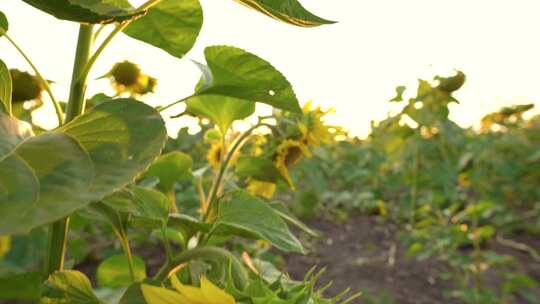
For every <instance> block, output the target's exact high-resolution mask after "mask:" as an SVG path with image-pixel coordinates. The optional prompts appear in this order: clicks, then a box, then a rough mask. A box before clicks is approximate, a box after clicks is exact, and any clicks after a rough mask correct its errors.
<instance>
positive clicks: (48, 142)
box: [0, 132, 94, 235]
mask: <svg viewBox="0 0 540 304" xmlns="http://www.w3.org/2000/svg"><path fill="white" fill-rule="evenodd" d="M59 151H62V153H59ZM18 160H22V161H23V162H24V165H25V168H24V170H21V172H20V173H21V174H20V175H19V174H17V175H16V176H14V179H13V180H12V182H13V184H12V185H11V186H10V187H8V189H10V188H11V191H9V192H8V195H7V196H4V198H5V199H2V200H1V201H0V213H1V214H2V215H3V219H2V221H1V222H0V235H2V234H13V233H18V232H28V231H29V230H30V229H32V228H34V227H36V226H39V225H42V224H45V223H49V222H52V221H54V220H57V219H59V218H61V217H62V216H65V215H67V214H69V213H70V212H72V211H74V210H75V209H77V208H79V207H82V206H83V205H84V204H85V201H84V199H85V198H86V196H87V191H88V186H89V185H90V184H91V183H92V179H93V177H94V176H93V167H92V162H91V160H90V158H89V157H88V154H87V153H86V152H85V151H84V149H83V148H82V147H81V146H80V145H79V143H78V142H77V141H76V140H75V139H73V138H71V137H69V136H67V135H66V134H63V133H59V132H48V133H44V134H42V135H39V136H36V137H31V138H28V139H26V140H24V141H23V142H22V143H20V144H19V145H18V146H17V147H16V148H15V149H14V150H13V151H12V152H11V153H10V154H8V155H7V156H6V157H5V158H4V159H3V160H2V161H0V168H2V169H5V168H6V167H10V166H12V165H13V164H15V163H18ZM17 166H18V165H17ZM21 169H22V165H21ZM8 172H9V171H8ZM3 174H5V171H4V170H2V175H3ZM23 174H24V177H23ZM30 174H33V175H34V176H35V178H36V179H37V184H33V183H32V184H25V183H24V181H25V180H30V179H31V178H30ZM27 191H30V192H35V191H37V194H38V195H36V196H35V197H34V196H33V198H32V199H30V198H28V199H24V200H23V199H21V198H24V197H25V194H24V193H25V192H27ZM12 198H16V199H12Z"/></svg>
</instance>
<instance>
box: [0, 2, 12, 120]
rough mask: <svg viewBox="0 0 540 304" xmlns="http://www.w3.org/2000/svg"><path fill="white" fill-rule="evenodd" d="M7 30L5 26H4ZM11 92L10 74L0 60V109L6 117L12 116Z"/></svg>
mask: <svg viewBox="0 0 540 304" xmlns="http://www.w3.org/2000/svg"><path fill="white" fill-rule="evenodd" d="M2 16H3V14H2V12H0V36H2ZM6 28H7V25H6ZM12 90H13V83H12V81H11V74H10V73H9V69H8V68H7V66H6V64H5V63H4V62H3V61H2V60H0V105H1V107H0V108H1V109H2V110H4V112H5V113H6V114H8V115H11V114H12V109H11V91H12Z"/></svg>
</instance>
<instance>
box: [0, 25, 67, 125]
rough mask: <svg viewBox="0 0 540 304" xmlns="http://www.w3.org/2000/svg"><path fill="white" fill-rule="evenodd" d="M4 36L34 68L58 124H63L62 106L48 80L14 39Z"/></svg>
mask: <svg viewBox="0 0 540 304" xmlns="http://www.w3.org/2000/svg"><path fill="white" fill-rule="evenodd" d="M4 37H6V39H7V40H8V41H9V43H11V45H12V46H13V47H14V48H15V49H16V50H17V51H18V52H19V54H21V56H22V57H23V58H24V60H26V62H28V64H29V65H30V67H31V68H32V70H34V73H35V74H36V77H37V78H38V79H39V81H40V82H41V85H43V88H44V89H45V91H46V92H47V94H48V95H49V97H50V98H51V101H52V103H53V106H54V110H55V111H56V116H57V118H58V124H59V125H63V124H64V112H63V111H62V107H60V103H59V102H58V100H56V98H55V97H54V94H53V93H52V90H51V87H50V86H49V82H48V81H47V80H45V78H43V76H42V75H41V73H40V72H39V70H38V69H37V67H36V66H35V65H34V63H33V62H32V60H30V58H29V57H28V56H27V55H26V53H25V52H24V51H23V50H22V49H21V48H20V47H19V45H18V44H17V43H15V41H14V40H13V39H11V37H9V36H8V34H4Z"/></svg>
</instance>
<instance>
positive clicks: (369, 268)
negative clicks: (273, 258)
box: [286, 216, 540, 304]
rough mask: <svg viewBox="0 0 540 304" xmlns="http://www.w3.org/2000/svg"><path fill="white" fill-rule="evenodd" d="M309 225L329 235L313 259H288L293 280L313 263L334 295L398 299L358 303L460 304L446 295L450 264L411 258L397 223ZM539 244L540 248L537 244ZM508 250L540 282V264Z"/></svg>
mask: <svg viewBox="0 0 540 304" xmlns="http://www.w3.org/2000/svg"><path fill="white" fill-rule="evenodd" d="M309 224H310V226H311V227H313V228H316V229H317V230H319V231H320V232H322V233H323V237H322V238H320V239H319V240H317V241H315V242H314V243H312V248H311V250H312V252H311V253H310V254H309V255H307V256H302V255H297V254H292V255H288V256H286V265H287V266H286V267H287V270H288V272H289V273H290V274H291V276H292V277H293V278H295V279H301V278H302V276H303V275H304V274H305V273H306V271H307V270H309V269H310V268H311V267H312V266H313V265H318V266H320V267H327V271H326V273H325V275H324V276H323V277H324V278H325V279H326V280H332V281H333V282H334V284H333V285H332V287H331V288H330V289H329V290H328V294H336V293H339V292H340V291H342V290H344V289H345V288H347V287H351V288H353V290H354V289H356V290H359V289H362V290H364V289H369V290H371V292H372V294H374V295H379V296H380V295H382V294H384V293H387V294H389V295H391V298H392V299H393V300H394V301H393V302H390V301H388V302H384V301H377V302H369V301H368V300H358V301H357V302H354V303H385V304H386V303H399V304H435V303H457V302H453V301H451V300H448V299H446V298H444V297H443V295H442V293H443V290H444V289H446V288H449V287H451V282H448V281H443V280H441V279H440V278H439V276H438V274H439V273H441V272H442V271H445V269H447V267H446V265H445V264H444V263H441V262H438V261H433V260H427V261H423V262H418V261H416V260H415V259H407V258H406V257H405V254H404V253H405V248H404V247H403V246H402V245H401V244H400V242H399V240H398V236H397V233H396V232H397V228H396V227H395V226H394V225H392V224H389V223H388V222H384V221H382V220H381V219H380V218H377V217H370V216H354V217H352V218H350V219H349V220H348V221H347V222H346V223H344V224H335V223H330V222H327V221H315V222H312V223H309ZM537 245H538V246H540V244H536V243H535V244H533V246H537ZM505 250H506V252H505V253H506V254H512V255H514V256H515V257H516V258H517V259H518V260H520V262H522V263H525V265H523V266H524V267H525V269H526V270H527V272H528V273H529V275H531V276H533V277H535V278H536V279H537V280H539V281H540V264H539V263H538V262H536V261H533V260H532V259H530V258H529V257H528V255H527V254H525V253H523V252H517V251H515V250H509V249H505Z"/></svg>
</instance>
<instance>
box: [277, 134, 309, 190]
mask: <svg viewBox="0 0 540 304" xmlns="http://www.w3.org/2000/svg"><path fill="white" fill-rule="evenodd" d="M311 156H312V154H311V152H310V151H309V149H308V148H307V146H306V145H305V144H304V142H302V141H298V140H294V139H286V140H284V141H282V142H281V144H279V146H278V147H277V151H276V158H275V165H276V168H277V169H278V171H279V172H280V173H281V176H283V178H285V180H286V181H287V183H288V184H289V186H290V187H291V188H292V189H295V187H294V183H293V182H292V179H291V177H290V175H289V167H291V166H293V165H295V164H296V163H298V162H299V161H300V160H301V159H302V158H303V157H311Z"/></svg>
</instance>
